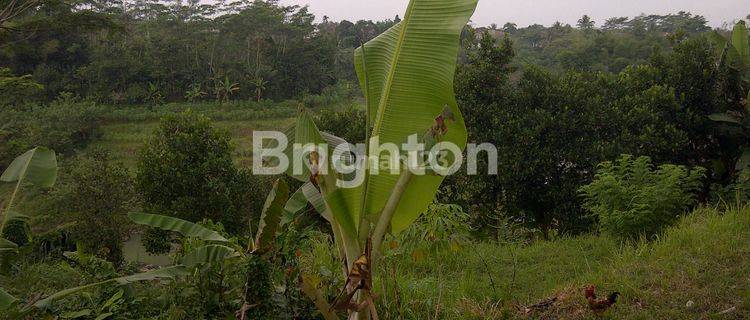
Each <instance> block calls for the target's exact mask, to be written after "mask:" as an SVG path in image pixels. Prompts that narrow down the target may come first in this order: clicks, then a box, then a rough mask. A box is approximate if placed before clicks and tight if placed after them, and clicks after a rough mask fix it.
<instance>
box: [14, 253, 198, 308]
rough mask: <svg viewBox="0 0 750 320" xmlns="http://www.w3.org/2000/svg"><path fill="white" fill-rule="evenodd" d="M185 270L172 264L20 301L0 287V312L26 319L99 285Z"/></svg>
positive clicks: (164, 276)
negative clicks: (171, 265)
mask: <svg viewBox="0 0 750 320" xmlns="http://www.w3.org/2000/svg"><path fill="white" fill-rule="evenodd" d="M186 274H187V270H186V269H185V267H184V266H173V267H168V268H162V269H159V270H155V271H151V272H145V273H139V274H134V275H130V276H125V277H119V278H113V279H108V280H105V281H101V282H97V283H92V284H88V285H84V286H80V287H75V288H70V289H65V290H62V291H59V292H57V293H54V294H52V295H49V296H47V297H46V298H44V299H39V300H32V301H28V302H22V301H21V300H20V299H18V298H16V297H14V296H12V295H10V294H9V293H8V292H6V291H5V290H3V289H2V288H0V314H4V315H7V317H8V319H26V318H27V317H28V316H29V315H31V314H33V313H34V312H36V311H39V310H45V309H48V308H49V307H50V306H52V304H53V303H55V302H58V301H60V300H63V299H65V298H68V297H70V296H72V295H75V294H78V293H81V292H83V291H87V290H91V289H93V288H97V287H101V286H108V285H109V286H122V285H127V284H131V283H135V282H141V281H153V280H162V279H170V280H171V279H175V278H176V277H178V276H182V275H186Z"/></svg>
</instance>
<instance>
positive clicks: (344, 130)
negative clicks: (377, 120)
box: [315, 106, 367, 143]
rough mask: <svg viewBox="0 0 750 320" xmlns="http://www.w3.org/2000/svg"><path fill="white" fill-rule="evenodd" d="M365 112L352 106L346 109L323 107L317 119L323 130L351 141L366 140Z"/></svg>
mask: <svg viewBox="0 0 750 320" xmlns="http://www.w3.org/2000/svg"><path fill="white" fill-rule="evenodd" d="M366 122H367V119H365V112H364V111H362V110H359V109H357V108H355V107H354V106H350V107H348V108H346V109H344V110H335V109H331V108H327V109H323V110H321V112H320V115H318V116H317V117H316V119H315V123H317V124H318V126H319V128H320V130H321V131H325V132H328V133H331V134H333V135H335V136H337V137H341V138H344V140H346V141H347V142H349V143H362V142H364V141H365V131H366V129H365V127H366V126H367V123H366Z"/></svg>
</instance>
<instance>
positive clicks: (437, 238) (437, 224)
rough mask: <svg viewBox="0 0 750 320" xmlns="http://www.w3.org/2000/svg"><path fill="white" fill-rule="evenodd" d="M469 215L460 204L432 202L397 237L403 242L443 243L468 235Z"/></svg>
mask: <svg viewBox="0 0 750 320" xmlns="http://www.w3.org/2000/svg"><path fill="white" fill-rule="evenodd" d="M469 231H470V230H469V215H468V214H466V213H465V212H464V211H463V210H462V209H461V207H460V206H458V205H453V204H440V203H434V204H432V205H430V207H429V208H427V211H426V212H425V213H424V214H422V216H421V217H419V219H418V220H417V221H416V222H415V223H414V224H412V225H411V226H409V228H408V229H406V230H405V231H404V232H403V233H401V234H400V235H399V236H398V238H399V242H401V243H404V244H413V245H419V244H427V245H429V246H433V247H434V246H436V245H445V244H447V243H451V242H455V241H461V240H464V239H466V238H468V237H469Z"/></svg>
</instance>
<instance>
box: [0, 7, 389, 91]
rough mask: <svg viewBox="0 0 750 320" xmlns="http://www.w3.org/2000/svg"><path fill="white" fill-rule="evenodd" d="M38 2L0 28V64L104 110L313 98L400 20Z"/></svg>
mask: <svg viewBox="0 0 750 320" xmlns="http://www.w3.org/2000/svg"><path fill="white" fill-rule="evenodd" d="M39 3H40V5H38V6H31V7H29V8H26V10H25V12H23V13H21V14H19V16H15V18H12V19H9V21H8V22H7V23H5V24H4V26H5V28H3V29H2V32H0V61H2V62H0V67H8V68H10V69H11V71H12V72H13V73H15V74H20V75H31V76H32V77H33V79H34V80H35V81H37V82H39V83H40V84H42V85H44V88H45V89H44V90H45V92H46V95H47V97H48V98H54V97H55V96H56V95H57V94H59V93H60V92H64V91H65V92H71V93H74V94H76V95H80V96H84V97H90V98H92V99H95V100H96V101H100V102H103V103H111V104H123V103H131V104H132V103H149V104H160V103H163V102H167V101H185V100H187V101H196V100H204V99H215V100H217V101H225V100H229V99H255V100H260V99H264V98H272V99H287V98H295V97H301V96H304V95H306V94H319V93H321V92H322V91H323V90H324V89H325V88H327V87H328V86H330V85H332V84H334V83H337V82H339V81H353V80H354V79H355V77H354V68H353V64H352V59H351V56H352V55H353V52H354V51H353V50H354V48H355V47H357V46H359V44H361V43H363V42H364V41H367V40H369V39H371V38H373V37H374V36H376V35H378V34H380V33H381V32H383V31H385V30H386V29H388V28H389V27H390V26H392V25H393V24H394V23H395V22H396V21H398V18H397V19H396V20H395V21H394V20H386V21H382V22H372V21H359V22H357V23H352V22H349V21H342V22H331V21H328V20H325V21H324V22H323V23H320V24H316V23H315V22H314V18H315V17H314V16H313V15H312V14H311V13H310V12H309V11H308V9H307V7H299V6H284V5H281V4H279V3H278V1H277V0H267V1H261V0H256V1H243V2H233V3H224V2H220V3H217V4H210V5H209V4H201V3H199V2H197V1H189V2H186V3H183V2H174V1H153V2H152V1H148V2H141V1H136V2H129V1H125V2H122V3H119V4H117V3H110V2H103V1H102V2H100V1H96V2H83V1H76V0H44V1H40V2H39Z"/></svg>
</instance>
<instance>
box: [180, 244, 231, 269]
mask: <svg viewBox="0 0 750 320" xmlns="http://www.w3.org/2000/svg"><path fill="white" fill-rule="evenodd" d="M236 256H239V253H237V251H235V250H234V249H232V248H230V247H227V246H222V245H213V244H211V245H206V246H202V247H200V248H197V249H195V250H193V251H192V252H190V253H189V254H187V255H185V257H183V258H182V264H183V265H185V266H186V267H188V268H192V267H195V266H197V265H200V264H206V263H218V262H221V261H224V259H226V258H229V257H236Z"/></svg>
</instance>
